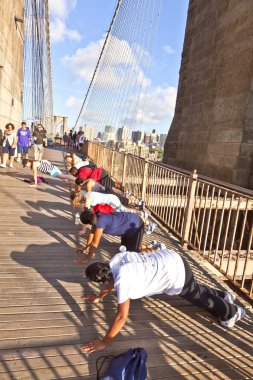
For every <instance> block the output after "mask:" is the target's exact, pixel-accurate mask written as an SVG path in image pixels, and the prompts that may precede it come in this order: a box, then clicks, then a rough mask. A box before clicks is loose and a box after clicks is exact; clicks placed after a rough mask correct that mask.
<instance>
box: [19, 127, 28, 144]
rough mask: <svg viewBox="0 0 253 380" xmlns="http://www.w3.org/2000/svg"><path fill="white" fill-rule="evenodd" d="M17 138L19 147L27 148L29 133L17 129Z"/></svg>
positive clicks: (25, 130)
mask: <svg viewBox="0 0 253 380" xmlns="http://www.w3.org/2000/svg"><path fill="white" fill-rule="evenodd" d="M17 136H18V145H19V146H26V147H28V146H29V139H30V137H31V133H30V130H29V129H28V128H26V129H22V128H19V129H18V132H17Z"/></svg>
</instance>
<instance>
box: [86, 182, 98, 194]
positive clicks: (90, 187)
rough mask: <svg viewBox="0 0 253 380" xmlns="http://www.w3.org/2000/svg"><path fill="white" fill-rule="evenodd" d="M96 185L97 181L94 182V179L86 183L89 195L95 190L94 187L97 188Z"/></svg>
mask: <svg viewBox="0 0 253 380" xmlns="http://www.w3.org/2000/svg"><path fill="white" fill-rule="evenodd" d="M95 184H96V181H94V180H93V179H89V181H87V182H86V191H87V193H90V192H91V191H92V189H93V187H94V186H95Z"/></svg>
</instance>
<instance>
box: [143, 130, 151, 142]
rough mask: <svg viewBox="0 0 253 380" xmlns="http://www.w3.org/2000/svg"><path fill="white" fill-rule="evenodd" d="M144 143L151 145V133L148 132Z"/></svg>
mask: <svg viewBox="0 0 253 380" xmlns="http://www.w3.org/2000/svg"><path fill="white" fill-rule="evenodd" d="M144 144H145V145H149V144H150V133H148V132H146V133H145V135H144Z"/></svg>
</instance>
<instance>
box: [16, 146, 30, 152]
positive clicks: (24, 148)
mask: <svg viewBox="0 0 253 380" xmlns="http://www.w3.org/2000/svg"><path fill="white" fill-rule="evenodd" d="M28 149H29V147H28V146H22V145H18V153H19V154H28Z"/></svg>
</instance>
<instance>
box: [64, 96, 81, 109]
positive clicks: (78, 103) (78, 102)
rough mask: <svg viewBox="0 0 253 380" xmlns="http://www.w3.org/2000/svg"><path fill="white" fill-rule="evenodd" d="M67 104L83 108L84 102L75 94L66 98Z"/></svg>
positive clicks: (70, 106) (69, 106)
mask: <svg viewBox="0 0 253 380" xmlns="http://www.w3.org/2000/svg"><path fill="white" fill-rule="evenodd" d="M65 104H66V107H68V108H81V106H82V104H83V99H80V98H76V97H75V96H70V97H69V98H68V99H67V100H66V103H65Z"/></svg>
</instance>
